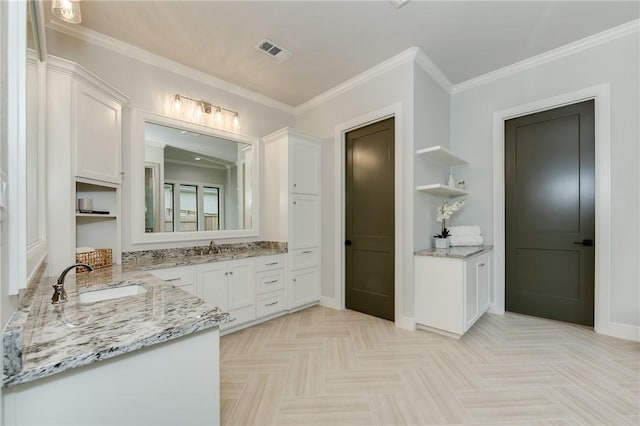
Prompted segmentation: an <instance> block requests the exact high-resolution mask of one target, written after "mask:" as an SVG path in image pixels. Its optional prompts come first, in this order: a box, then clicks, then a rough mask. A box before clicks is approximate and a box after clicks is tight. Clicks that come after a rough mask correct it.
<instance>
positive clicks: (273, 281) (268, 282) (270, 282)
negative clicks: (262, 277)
mask: <svg viewBox="0 0 640 426" xmlns="http://www.w3.org/2000/svg"><path fill="white" fill-rule="evenodd" d="M277 282H278V280H271V281H267V282H265V284H274V283H277Z"/></svg>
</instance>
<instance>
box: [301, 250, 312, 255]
mask: <svg viewBox="0 0 640 426" xmlns="http://www.w3.org/2000/svg"><path fill="white" fill-rule="evenodd" d="M311 253H313V251H311V250H305V251H303V252H302V254H311Z"/></svg>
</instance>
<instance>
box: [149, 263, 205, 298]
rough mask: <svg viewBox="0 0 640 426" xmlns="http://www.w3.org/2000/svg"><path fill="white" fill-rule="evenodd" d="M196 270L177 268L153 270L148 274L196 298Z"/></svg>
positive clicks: (193, 268)
mask: <svg viewBox="0 0 640 426" xmlns="http://www.w3.org/2000/svg"><path fill="white" fill-rule="evenodd" d="M196 269H197V268H196V267H195V266H177V267H175V268H164V269H154V270H152V271H148V272H149V273H150V274H153V275H155V276H156V277H158V278H160V279H161V280H163V281H166V282H168V283H170V284H173V285H175V286H176V287H179V288H181V289H183V290H184V291H186V292H189V293H191V294H193V295H194V296H197V295H198V291H197V289H196Z"/></svg>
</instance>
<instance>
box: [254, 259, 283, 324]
mask: <svg viewBox="0 0 640 426" xmlns="http://www.w3.org/2000/svg"><path fill="white" fill-rule="evenodd" d="M285 259H286V258H285V256H284V255H282V254H278V255H274V256H263V257H260V258H257V259H256V317H257V318H264V317H268V316H270V315H273V314H275V313H278V312H281V311H284V310H286V309H287V287H286V281H285V274H286V271H285V266H286V262H285Z"/></svg>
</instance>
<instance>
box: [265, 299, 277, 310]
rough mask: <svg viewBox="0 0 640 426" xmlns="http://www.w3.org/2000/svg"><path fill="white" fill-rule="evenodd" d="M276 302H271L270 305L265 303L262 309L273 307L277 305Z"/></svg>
mask: <svg viewBox="0 0 640 426" xmlns="http://www.w3.org/2000/svg"><path fill="white" fill-rule="evenodd" d="M277 304H278V301H277V300H276V301H275V302H271V303H265V304H264V307H265V308H266V307H267V306H273V305H277Z"/></svg>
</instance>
